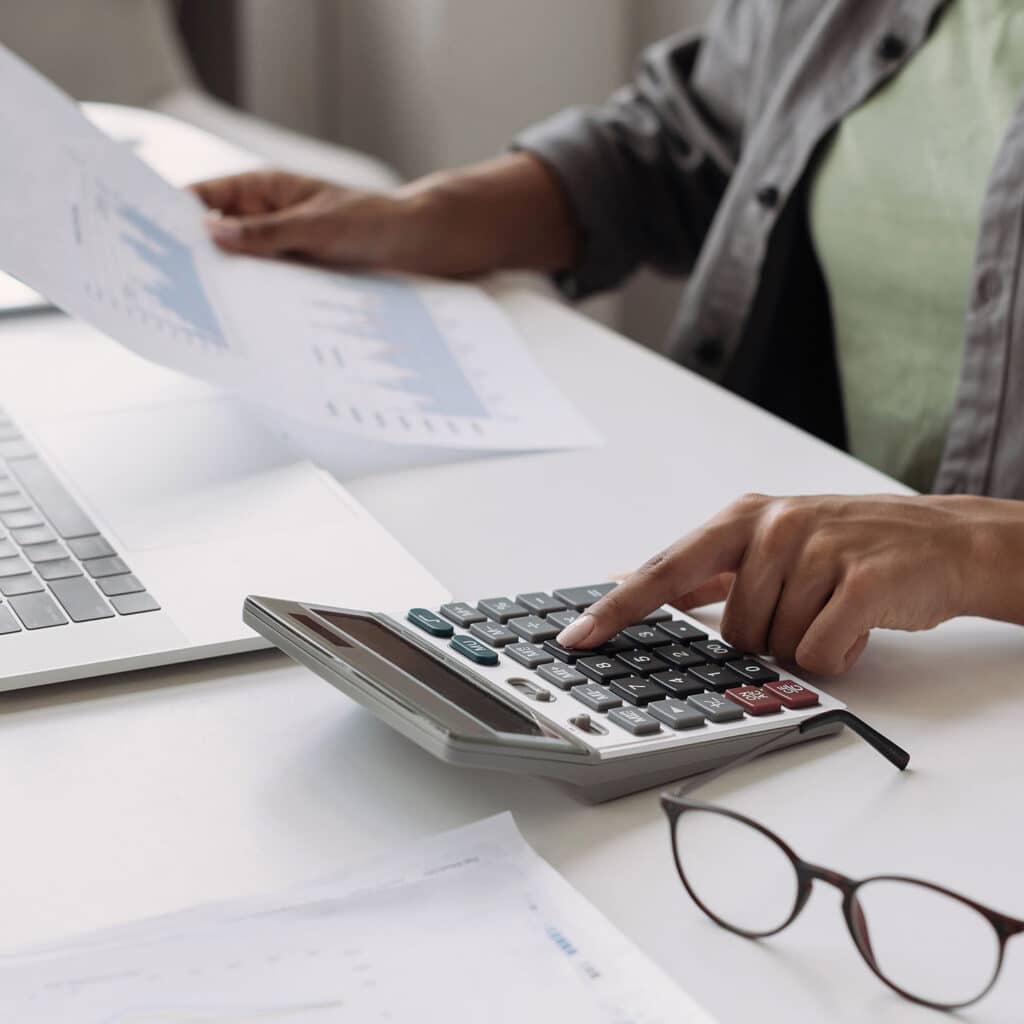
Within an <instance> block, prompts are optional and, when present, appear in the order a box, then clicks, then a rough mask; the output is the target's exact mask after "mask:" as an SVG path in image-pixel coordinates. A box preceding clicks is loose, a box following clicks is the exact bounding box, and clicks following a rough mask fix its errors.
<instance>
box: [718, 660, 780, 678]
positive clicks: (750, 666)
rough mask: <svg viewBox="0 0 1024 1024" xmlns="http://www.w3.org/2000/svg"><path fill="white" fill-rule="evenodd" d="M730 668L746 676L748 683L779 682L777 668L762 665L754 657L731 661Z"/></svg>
mask: <svg viewBox="0 0 1024 1024" xmlns="http://www.w3.org/2000/svg"><path fill="white" fill-rule="evenodd" d="M729 668H731V669H732V670H733V671H734V672H739V674H740V675H741V676H745V677H746V680H747V682H748V683H755V684H758V683H777V682H778V681H779V673H778V672H776V671H775V669H772V668H769V667H768V666H767V665H762V664H761V662H759V661H754V659H753V658H743V659H742V660H741V661H730V662H729Z"/></svg>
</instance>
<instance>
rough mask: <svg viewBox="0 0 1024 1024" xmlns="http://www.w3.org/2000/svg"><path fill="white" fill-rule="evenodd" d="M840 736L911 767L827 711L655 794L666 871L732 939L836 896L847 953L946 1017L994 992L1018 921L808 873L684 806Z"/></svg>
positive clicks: (858, 725)
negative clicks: (827, 736) (827, 891)
mask: <svg viewBox="0 0 1024 1024" xmlns="http://www.w3.org/2000/svg"><path fill="white" fill-rule="evenodd" d="M837 724H838V725H841V726H846V727H848V728H850V729H852V730H853V731H854V732H856V733H857V734H858V735H859V736H860V737H861V738H862V739H864V740H866V741H867V742H868V743H870V744H871V745H872V746H873V747H874V748H875V750H877V751H878V752H879V753H880V754H882V755H883V756H884V757H886V758H887V759H888V760H889V761H891V762H892V763H893V764H894V765H895V766H896V767H897V768H899V769H900V770H901V771H902V770H903V769H904V768H906V766H907V764H908V763H909V761H910V755H909V754H908V753H907V752H906V751H905V750H903V749H901V748H900V747H898V746H897V745H896V744H895V743H893V742H892V741H891V740H889V739H886V737H885V736H883V735H882V734H881V733H879V732H877V731H876V730H875V729H873V728H871V726H870V725H868V724H867V723H866V722H864V721H862V720H861V719H859V718H857V717H856V716H855V715H852V714H850V713H849V712H848V711H838V710H837V711H826V712H823V713H822V714H820V715H815V716H814V717H813V718H807V719H804V720H803V721H802V722H801V723H799V725H795V726H794V727H793V729H792V730H787V732H786V733H784V734H782V735H781V736H780V735H775V736H773V737H772V739H770V740H768V741H766V742H765V743H762V744H760V745H759V746H757V747H754V748H753V749H751V750H749V751H747V752H746V753H745V754H743V755H741V756H740V757H737V758H736V759H735V760H732V761H729V762H727V763H726V764H724V765H722V766H721V767H719V768H716V769H714V770H713V771H711V772H708V773H706V774H704V775H701V776H699V777H697V778H696V779H694V780H693V781H691V782H689V783H687V784H686V785H685V786H683V787H681V788H680V789H679V790H677V791H676V792H674V793H663V794H662V797H661V805H662V807H663V808H664V811H665V814H666V815H667V816H668V821H669V828H670V830H671V835H672V851H673V853H674V855H675V861H676V869H677V871H678V872H679V877H680V879H681V880H682V883H683V885H684V886H685V887H686V891H687V892H688V893H689V894H690V896H691V897H692V898H693V901H694V902H695V903H696V904H697V906H698V907H700V909H701V910H703V911H704V913H705V914H707V915H708V917H710V918H711V919H712V920H713V921H714V922H716V923H717V924H719V925H721V926H722V927H723V928H728V929H729V931H731V932H735V933H736V934H737V935H743V936H745V937H746V938H749V939H763V938H766V937H768V936H769V935H775V934H776V933H778V932H781V931H782V930H783V928H786V927H788V926H789V925H790V924H792V923H793V921H795V920H796V918H797V917H798V916H799V914H800V911H801V910H803V908H804V906H805V905H806V904H807V901H808V899H809V898H810V895H811V889H812V887H813V885H814V882H815V881H816V880H817V881H821V882H825V883H826V884H828V885H832V886H835V888H837V889H838V890H839V891H840V892H841V893H842V897H843V902H842V910H843V917H844V918H845V919H846V926H847V928H848V929H849V931H850V936H851V937H852V938H853V942H854V945H855V946H856V947H857V949H858V951H859V952H860V955H861V956H862V957H863V958H864V960H865V962H866V963H867V965H868V966H869V967H870V968H871V970H872V971H874V973H875V974H876V975H877V976H878V977H879V978H881V980H882V981H883V982H885V984H886V985H888V986H889V987H890V988H891V989H893V990H894V991H896V992H898V993H899V994H900V995H901V996H904V997H905V998H907V999H910V1000H911V1001H913V1002H915V1003H920V1004H922V1005H924V1006H929V1007H931V1008H932V1009H936V1010H956V1009H960V1008H961V1007H964V1006H968V1005H970V1004H971V1003H975V1002H977V1001H978V1000H979V999H981V997H982V996H984V995H985V994H986V993H987V992H988V991H989V990H990V989H991V988H992V986H993V985H994V984H995V981H996V978H997V977H998V976H999V971H1000V969H1001V968H1002V965H1003V956H1004V953H1005V951H1006V943H1007V941H1008V940H1009V939H1010V938H1011V937H1012V936H1014V935H1018V934H1020V933H1021V932H1024V921H1019V920H1017V919H1016V918H1013V917H1009V916H1007V915H1006V914H1000V913H998V912H997V911H995V910H991V909H990V908H989V907H985V906H982V904H980V903H976V902H975V901H974V900H970V899H967V898H966V897H965V896H961V895H960V894H959V893H955V892H952V891H950V890H949V889H945V888H943V887H942V886H939V885H934V884H933V883H931V882H925V881H922V880H920V879H917V878H908V877H905V876H903V875H878V876H875V877H873V878H862V879H859V880H856V879H853V878H849V877H847V876H846V875H843V874H840V873H839V872H838V871H833V870H832V869H831V868H825V867H821V866H820V865H818V864H812V863H810V862H809V861H805V860H803V859H802V858H800V857H798V856H797V854H796V853H795V852H794V851H793V850H792V849H791V848H790V847H789V846H788V845H787V844H786V843H785V842H783V841H782V839H780V838H779V837H778V836H777V835H775V833H774V832H772V831H770V830H769V829H767V828H765V826H764V825H761V824H759V823H758V822H756V821H753V820H751V819H750V818H748V817H746V816H744V815H742V814H737V813H736V812H735V811H730V810H726V809H725V808H723V807H717V806H715V805H713V804H708V803H702V802H699V801H696V800H690V799H688V796H687V794H689V793H690V792H691V791H692V790H693V789H695V788H696V787H697V786H699V785H703V784H704V783H705V782H710V781H711V780H712V779H714V778H717V777H718V776H719V775H722V774H724V773H725V772H727V771H730V770H731V769H733V768H735V767H737V766H738V765H740V764H744V763H746V762H747V761H750V760H752V759H753V758H754V757H757V756H759V755H760V754H763V753H766V752H767V751H769V750H771V749H773V748H774V747H779V746H783V745H784V744H785V743H786V742H787V741H791V740H792V739H793V734H794V732H800V733H806V732H812V731H815V730H819V729H822V728H825V727H829V726H831V727H835V726H836V725H837Z"/></svg>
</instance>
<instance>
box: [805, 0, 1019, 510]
mask: <svg viewBox="0 0 1024 1024" xmlns="http://www.w3.org/2000/svg"><path fill="white" fill-rule="evenodd" d="M1022 86H1024V3H1021V2H1020V0H954V2H953V3H952V4H951V5H950V6H949V7H948V8H947V9H946V11H945V13H944V14H943V15H942V17H941V20H940V21H939V23H938V25H937V26H936V28H935V29H934V31H933V32H932V34H931V36H930V37H929V39H928V40H927V41H926V42H925V44H924V46H923V47H922V48H921V49H920V50H919V51H918V53H917V54H916V55H915V56H914V57H913V58H912V59H911V61H910V63H909V64H908V65H907V66H906V68H905V69H903V70H902V71H901V72H899V74H897V75H896V77H895V78H894V79H892V80H891V81H890V82H889V83H887V84H886V85H885V86H883V88H882V89H880V90H879V91H878V92H877V93H875V95H874V96H872V97H871V98H870V99H869V100H868V101H867V102H866V103H865V104H864V105H863V106H862V107H860V108H859V109H858V110H856V111H854V113H853V114H851V115H850V116H849V117H848V118H846V120H845V121H844V122H843V123H842V125H841V126H840V127H839V129H838V130H837V132H836V134H835V137H834V139H833V140H832V142H831V143H830V144H829V146H828V149H827V151H826V152H825V154H824V156H823V158H822V161H821V163H820V165H819V168H818V171H817V173H816V176H815V179H814V181H813V182H812V188H811V196H810V223H811V233H812V237H813V239H814V244H815V247H816V249H817V253H818V257H819V259H820V261H821V265H822V269H823V271H824V274H825V279H826V281H827V282H828V288H829V295H830V297H831V303H832V316H833V323H834V326H835V337H836V352H837V356H838V361H839V373H840V381H841V384H842V391H843V399H844V404H845V408H846V422H847V429H848V441H849V446H850V451H851V452H852V453H853V454H854V455H855V456H856V457H857V458H859V459H862V460H863V461H864V462H867V463H870V464H871V465H873V466H876V467H877V468H878V469H881V470H882V471H884V472H885V473H888V474H889V475H890V476H893V477H896V478H897V479H899V480H902V481H903V482H904V483H907V484H909V485H910V486H911V487H914V488H916V489H918V490H922V491H927V490H929V489H930V488H931V485H932V482H933V480H934V477H935V472H936V470H937V468H938V464H939V461H940V458H941V455H942V449H943V446H944V444H945V441H946V434H947V432H948V429H949V421H950V417H951V413H952V409H953V402H954V398H955V393H956V387H957V383H958V380H959V375H960V364H961V360H962V356H963V347H964V333H965V318H966V313H967V302H968V296H969V290H970V279H971V269H972V264H973V260H974V249H975V243H976V240H977V236H978V231H979V228H980V222H981V206H982V201H983V199H984V196H985V190H986V185H987V182H988V178H989V174H990V171H991V168H992V165H993V163H994V161H995V157H996V152H997V150H998V148H999V146H1000V144H1001V142H1002V139H1003V136H1004V134H1005V132H1006V130H1007V128H1008V127H1009V124H1010V119H1011V116H1012V114H1013V111H1014V108H1015V107H1016V106H1017V103H1018V100H1019V97H1020V92H1021V88H1022ZM1021 187H1022V188H1024V182H1022V184H1021Z"/></svg>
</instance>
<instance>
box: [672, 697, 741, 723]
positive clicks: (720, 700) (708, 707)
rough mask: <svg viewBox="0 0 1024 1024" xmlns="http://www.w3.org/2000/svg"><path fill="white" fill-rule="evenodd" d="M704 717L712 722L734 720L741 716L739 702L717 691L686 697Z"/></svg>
mask: <svg viewBox="0 0 1024 1024" xmlns="http://www.w3.org/2000/svg"><path fill="white" fill-rule="evenodd" d="M686 702H687V703H688V704H692V705H693V706H694V707H695V708H696V709H697V710H698V711H699V712H700V713H701V714H702V715H704V717H705V718H707V719H709V720H710V721H712V722H736V721H739V719H741V718H742V717H743V709H742V708H741V707H740V706H739V704H735V703H734V702H733V701H731V700H729V699H727V698H726V697H719V696H718V694H717V693H695V694H693V695H692V696H690V697H687V698H686Z"/></svg>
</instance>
